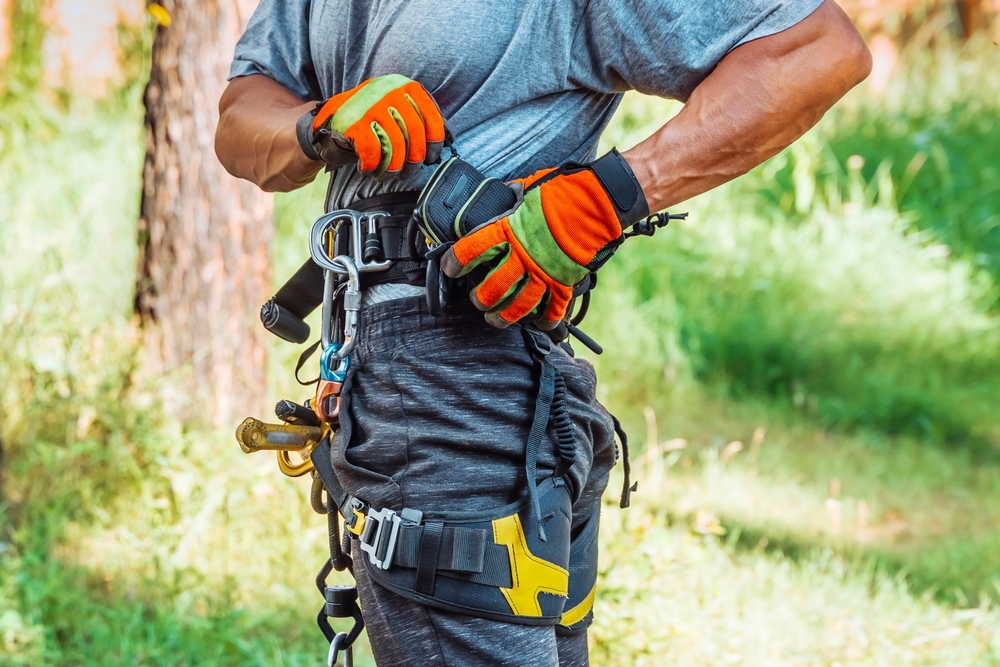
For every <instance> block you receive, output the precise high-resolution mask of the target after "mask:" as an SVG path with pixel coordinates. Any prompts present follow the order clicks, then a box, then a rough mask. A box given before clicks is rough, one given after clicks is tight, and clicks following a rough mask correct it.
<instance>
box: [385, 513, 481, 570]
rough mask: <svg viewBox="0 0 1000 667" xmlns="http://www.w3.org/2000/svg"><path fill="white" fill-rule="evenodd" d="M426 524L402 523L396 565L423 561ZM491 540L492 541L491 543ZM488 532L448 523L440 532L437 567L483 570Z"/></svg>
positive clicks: (443, 568)
mask: <svg viewBox="0 0 1000 667" xmlns="http://www.w3.org/2000/svg"><path fill="white" fill-rule="evenodd" d="M423 532H424V526H423V525H420V526H400V528H399V535H398V537H397V538H396V554H395V556H394V557H393V559H392V562H393V563H394V564H395V565H401V566H403V567H417V565H418V564H419V562H420V560H421V550H422V547H423V544H422V543H423ZM492 542H493V541H492V540H489V543H490V544H492ZM486 545H487V538H486V531H485V530H482V529H480V528H463V527H461V526H458V527H455V526H447V527H445V528H444V529H443V531H442V533H441V545H440V548H439V550H438V558H437V566H438V569H440V570H451V571H455V572H482V571H483V562H484V555H483V554H484V553H485V550H486Z"/></svg>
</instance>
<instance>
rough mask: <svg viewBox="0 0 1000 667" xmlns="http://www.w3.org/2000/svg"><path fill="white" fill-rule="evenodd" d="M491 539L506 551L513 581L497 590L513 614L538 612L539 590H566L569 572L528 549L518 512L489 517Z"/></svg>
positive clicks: (565, 591) (556, 592)
mask: <svg viewBox="0 0 1000 667" xmlns="http://www.w3.org/2000/svg"><path fill="white" fill-rule="evenodd" d="M493 541H494V542H496V543H497V544H502V545H504V546H506V547H507V553H508V554H509V555H510V575H511V581H513V583H514V585H513V587H512V588H501V589H500V592H501V593H503V596H504V597H505V598H506V599H507V604H509V605H510V608H511V611H513V612H514V614H515V615H517V616H541V615H542V607H541V605H539V604H538V594H539V593H552V594H553V595H562V596H564V597H565V596H566V595H567V594H568V593H569V572H567V571H566V570H564V569H563V568H561V567H559V566H558V565H555V564H553V563H550V562H548V561H547V560H542V559H541V558H538V557H537V556H535V555H534V554H533V553H531V550H530V549H528V541H527V539H526V538H525V536H524V528H523V527H522V526H521V519H520V517H518V515H516V514H513V515H511V516H505V517H503V518H502V519H495V520H494V521H493Z"/></svg>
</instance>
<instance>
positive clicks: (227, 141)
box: [215, 89, 240, 177]
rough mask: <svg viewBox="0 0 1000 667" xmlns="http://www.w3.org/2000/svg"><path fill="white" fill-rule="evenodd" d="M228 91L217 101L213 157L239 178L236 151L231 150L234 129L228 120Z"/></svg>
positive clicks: (229, 99)
mask: <svg viewBox="0 0 1000 667" xmlns="http://www.w3.org/2000/svg"><path fill="white" fill-rule="evenodd" d="M228 93H229V89H227V90H226V91H225V92H223V94H222V99H220V100H219V122H218V124H217V125H216V126H215V157H217V158H218V159H219V162H220V163H221V164H222V166H223V167H225V169H226V171H228V172H229V173H230V174H232V175H233V176H236V177H239V176H240V174H239V173H237V161H236V151H234V150H233V147H234V144H235V141H234V138H233V135H234V134H235V131H236V127H235V126H234V124H233V122H232V120H231V118H230V107H231V106H232V99H231V97H229V95H228Z"/></svg>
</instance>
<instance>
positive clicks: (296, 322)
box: [260, 297, 310, 343]
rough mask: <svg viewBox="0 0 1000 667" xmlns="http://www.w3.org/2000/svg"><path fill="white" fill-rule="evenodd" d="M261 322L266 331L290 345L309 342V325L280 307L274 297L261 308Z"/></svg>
mask: <svg viewBox="0 0 1000 667" xmlns="http://www.w3.org/2000/svg"><path fill="white" fill-rule="evenodd" d="M260 321H261V323H262V324H263V325H264V328H265V329H267V330H268V331H270V332H271V333H273V334H274V335H275V336H277V337H278V338H281V339H283V340H287V341H288V342H290V343H304V342H306V341H307V340H309V331H310V330H309V325H308V324H306V323H305V322H304V321H303V320H302V318H300V317H298V316H297V315H294V314H292V312H291V311H288V310H286V309H284V308H282V307H281V306H279V305H278V304H277V302H276V301H275V298H274V297H272V298H271V300H270V301H268V302H267V303H265V304H264V305H263V306H261V307H260Z"/></svg>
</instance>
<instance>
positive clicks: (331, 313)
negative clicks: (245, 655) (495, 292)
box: [236, 150, 686, 667]
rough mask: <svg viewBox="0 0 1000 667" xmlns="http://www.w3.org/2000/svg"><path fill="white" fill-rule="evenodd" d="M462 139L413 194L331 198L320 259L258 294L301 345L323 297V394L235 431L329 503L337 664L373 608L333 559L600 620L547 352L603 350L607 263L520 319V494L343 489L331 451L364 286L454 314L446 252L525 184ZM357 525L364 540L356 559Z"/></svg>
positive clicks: (330, 613)
mask: <svg viewBox="0 0 1000 667" xmlns="http://www.w3.org/2000/svg"><path fill="white" fill-rule="evenodd" d="M452 153H453V156H452V157H451V158H450V159H449V160H447V161H445V162H444V163H443V164H442V165H441V166H440V167H439V168H438V169H437V170H436V172H435V174H434V176H433V177H432V179H431V182H430V183H428V185H427V186H426V187H425V188H424V190H423V191H422V193H421V194H420V197H419V199H418V198H417V197H416V193H394V194H388V195H380V196H377V197H372V198H369V199H366V200H363V201H362V202H358V203H355V209H356V210H348V209H342V210H337V211H332V212H330V213H327V214H325V215H323V216H321V217H320V218H319V219H318V220H316V222H315V223H314V224H313V226H312V228H311V231H310V235H309V250H310V259H309V260H307V261H306V263H305V264H303V265H302V267H300V268H299V270H298V271H296V273H295V274H294V275H293V276H292V277H291V278H290V279H289V280H288V281H287V282H286V283H285V285H284V286H282V287H281V289H279V290H278V292H277V293H276V294H275V295H274V297H272V298H271V299H270V300H269V301H268V302H267V303H266V304H264V306H263V307H262V308H261V322H262V323H263V325H264V327H265V328H267V329H268V330H269V331H271V332H272V333H274V334H275V335H277V336H279V337H280V338H282V339H284V340H288V341H290V342H294V343H304V342H306V341H307V340H308V339H309V337H310V333H311V331H310V327H309V325H308V324H306V322H305V318H306V317H307V316H308V315H309V314H310V313H311V312H312V311H314V310H315V309H316V308H317V307H320V306H321V307H322V311H321V333H320V340H319V341H318V342H317V343H316V344H314V345H312V346H310V347H309V348H307V349H306V350H305V352H304V353H303V354H302V356H301V357H300V359H299V362H298V364H297V367H296V369H295V372H296V378H297V379H298V373H299V371H300V370H301V368H302V367H303V366H304V365H305V364H306V362H307V361H308V359H309V358H310V357H311V355H313V353H314V352H315V351H316V350H317V349H318V350H319V352H320V354H319V373H318V377H317V378H316V379H315V380H312V381H309V382H303V381H302V380H299V382H300V383H301V384H303V385H304V386H310V385H315V387H314V393H313V396H312V397H311V398H310V399H309V400H307V401H306V402H305V403H304V404H299V403H295V402H294V401H288V400H283V401H280V402H279V403H278V404H277V406H276V407H275V414H276V416H277V417H278V419H279V420H280V421H281V423H280V424H268V423H264V422H262V421H259V420H257V419H254V418H248V419H246V420H245V421H244V422H243V423H242V424H240V426H239V427H238V428H237V432H236V439H237V441H238V443H239V445H240V447H241V449H242V450H243V451H244V452H246V453H252V452H256V451H274V452H276V455H277V461H278V466H279V469H280V470H281V472H282V473H284V474H285V475H288V476H291V477H298V476H303V475H306V474H311V475H312V490H311V493H310V501H311V505H312V507H313V509H314V510H315V511H316V512H317V513H319V514H323V515H326V517H327V524H328V531H329V547H330V557H329V558H328V559H327V561H326V562H325V563H324V565H323V567H322V568H321V570H320V571H319V573H318V574H317V576H316V586H317V588H318V589H319V591H320V593H321V594H322V596H323V607H322V608H321V609H320V610H319V612H318V614H317V619H316V620H317V625H318V626H319V628H320V630H321V631H322V632H323V635H324V636H325V638H326V640H327V642H328V643H329V650H328V654H327V665H328V667H333V665H335V664H337V661H338V659H339V657H340V654H341V653H343V654H344V661H345V664H346V665H351V664H353V645H354V642H355V641H356V640H357V638H358V636H359V635H360V634H361V632H362V630H363V629H364V620H363V617H362V614H361V610H360V608H359V606H358V602H357V599H358V593H357V589H356V587H355V586H339V585H330V584H328V583H327V579H328V577H329V575H330V574H331V573H332V572H333V571H334V570H336V571H338V572H343V571H345V570H346V571H349V572H351V573H352V574H353V573H354V567H357V566H359V563H360V566H361V567H365V568H366V571H367V573H368V575H369V576H370V577H371V578H372V579H373V580H374V581H376V582H377V583H379V584H380V585H382V586H384V587H385V588H387V589H389V590H392V591H394V592H396V593H398V594H400V595H402V596H404V597H407V598H409V599H412V600H416V601H419V602H421V603H424V604H427V605H429V606H434V607H438V608H442V609H447V610H452V611H457V612H461V613H466V614H470V615H474V616H479V617H484V618H490V619H494V620H499V621H506V622H513V623H520V624H526V625H554V626H556V631H557V632H559V633H560V634H574V633H577V632H581V631H583V630H585V629H586V628H587V627H588V626H589V625H590V622H591V619H592V607H593V601H594V596H595V590H596V580H597V535H598V525H599V513H598V512H596V511H595V513H594V515H593V516H591V517H587V518H586V520H584V521H582V522H580V525H579V526H578V528H577V530H576V531H572V532H573V533H574V534H571V523H572V521H571V518H572V510H571V504H572V503H571V493H570V490H569V489H568V488H567V481H566V478H565V473H566V472H567V471H568V470H569V469H570V467H571V466H572V465H573V463H574V461H575V458H576V443H575V442H574V434H573V424H572V421H571V418H570V415H569V412H568V410H567V408H566V394H567V388H566V383H565V380H564V379H563V378H562V376H561V374H560V373H559V370H558V369H557V368H556V366H554V365H553V364H552V362H551V361H550V359H549V357H550V355H551V354H552V352H553V351H554V350H555V347H556V346H561V347H562V348H564V349H565V350H566V351H567V352H568V353H569V354H572V348H570V347H569V345H568V344H567V342H566V341H567V338H568V337H569V336H570V335H572V336H573V337H574V338H576V339H577V340H579V341H581V342H582V343H583V344H584V345H585V346H587V347H588V348H589V349H591V350H593V351H594V352H595V353H597V354H600V353H601V351H602V350H601V348H600V346H599V345H598V344H597V343H596V342H595V341H593V340H592V339H591V338H590V337H589V336H587V335H586V334H584V333H583V332H582V331H580V329H579V326H578V325H579V324H580V322H581V321H582V320H583V318H584V316H585V315H586V314H587V310H588V308H589V305H590V293H591V291H592V290H593V289H594V287H596V285H597V274H596V273H591V274H590V275H589V276H587V278H585V279H584V280H583V281H581V283H579V284H578V285H576V286H575V288H574V291H573V297H574V302H575V301H577V300H579V307H578V308H574V307H573V306H571V307H570V308H569V311H568V313H570V315H568V316H567V317H566V319H565V321H564V322H562V323H560V325H559V327H557V328H556V329H555V330H553V331H545V332H543V331H540V330H538V329H536V328H534V327H532V326H525V327H523V328H522V331H523V333H524V339H525V345H526V348H527V350H528V352H529V354H530V355H531V357H532V359H534V361H535V363H536V366H537V368H538V373H539V375H538V394H537V396H536V398H535V410H534V415H533V417H532V422H531V428H530V431H529V435H528V438H527V440H526V442H525V450H524V451H525V476H526V482H527V483H526V487H527V489H526V492H525V493H524V494H523V497H522V498H521V499H520V500H518V501H516V502H513V503H511V504H509V505H507V506H504V507H500V508H497V509H495V510H492V511H486V512H435V511H431V510H428V509H423V510H420V509H415V508H401V509H399V511H396V510H394V509H391V508H387V507H382V508H378V507H372V506H371V505H369V504H368V503H366V502H365V501H364V500H363V499H360V498H355V497H353V496H352V495H351V494H349V493H347V492H346V491H345V490H344V488H343V487H342V486H341V484H340V482H339V480H338V479H337V478H336V476H335V475H334V472H333V469H332V466H331V465H330V460H331V458H330V455H331V447H332V446H333V442H334V435H335V434H336V433H337V432H338V430H339V428H340V424H341V419H343V418H344V415H343V414H342V413H341V400H342V394H343V391H344V387H345V383H346V382H347V379H348V374H349V372H350V370H351V353H352V352H353V350H354V348H355V346H356V345H357V342H358V332H359V315H360V309H361V293H362V288H363V287H367V286H369V285H374V284H380V283H401V282H402V283H409V284H413V285H423V286H424V287H425V288H426V295H427V306H428V310H429V311H430V312H431V313H432V314H434V315H439V316H446V315H448V314H449V313H450V312H453V311H455V310H457V309H458V308H459V307H460V305H459V304H460V302H459V297H464V296H465V295H467V294H468V291H469V286H470V285H471V284H474V283H473V282H472V281H475V280H476V279H477V276H476V275H475V273H473V275H471V276H470V277H468V278H466V279H459V280H455V279H451V278H448V277H446V276H444V275H443V274H442V273H441V270H440V265H439V259H440V257H441V255H442V254H443V253H444V252H445V251H446V250H447V248H448V247H450V245H451V244H452V243H454V241H455V240H457V238H458V237H459V236H461V235H462V234H464V233H465V232H466V231H468V230H469V229H472V228H473V227H475V226H477V225H479V224H482V223H483V222H486V221H487V220H488V219H489V218H490V217H496V216H497V215H500V214H502V213H503V211H504V210H508V209H509V208H510V206H511V197H516V194H514V193H512V192H511V190H510V189H509V188H507V187H506V186H505V185H504V184H503V183H502V182H500V181H498V180H496V179H487V178H486V177H485V176H484V175H483V174H481V173H480V172H479V171H478V170H476V169H475V168H474V167H472V166H471V165H470V164H468V163H467V162H464V161H463V160H461V158H460V157H459V156H458V155H457V153H455V152H454V150H452ZM470 196H471V199H470ZM466 200H468V201H469V206H467V209H466V210H464V211H462V212H461V214H459V215H457V216H456V215H454V214H453V213H451V212H449V211H446V210H444V209H445V208H448V207H450V206H453V205H454V203H455V202H456V201H463V202H465V201H466ZM473 204H474V205H473ZM448 215H451V219H452V220H454V221H455V223H454V226H453V227H448V226H442V225H440V224H439V221H440V220H443V219H446V218H447V216H448ZM685 215H686V214H685ZM685 215H670V214H655V215H652V216H649V217H648V218H646V219H645V220H642V221H640V222H639V223H637V224H636V225H634V226H633V227H632V229H631V230H630V231H629V232H627V233H626V234H625V235H624V236H625V238H629V237H632V236H637V235H644V236H652V235H653V233H655V231H656V229H658V228H660V227H663V226H665V225H666V224H668V223H669V221H670V220H672V219H678V218H683V217H685ZM480 279H481V276H480ZM574 311H575V312H574ZM614 425H615V431H616V433H617V435H618V438H619V441H620V442H621V447H622V452H621V454H622V459H623V464H624V472H625V480H624V484H623V488H622V495H621V507H623V508H625V507H628V505H629V497H630V494H631V493H632V492H633V491H635V490H636V485H635V484H633V483H632V482H631V479H630V467H629V460H628V439H627V436H626V435H625V433H624V431H623V430H622V428H621V424H620V423H619V422H618V420H617V419H614ZM549 432H551V433H553V434H554V440H555V445H556V453H557V455H558V463H557V466H556V469H555V471H554V473H553V474H552V475H550V476H548V477H546V478H545V479H544V480H542V481H540V482H539V481H538V480H537V479H536V476H537V475H536V465H537V459H538V453H539V448H540V447H541V445H542V444H543V442H544V440H545V438H546V437H547V434H548V433H549ZM341 521H342V522H343V533H342V532H341ZM352 538H353V539H356V540H357V543H358V548H359V549H360V553H358V554H354V556H353V557H352V554H351V542H352ZM359 559H360V561H359ZM331 619H351V620H352V621H353V625H352V627H351V629H350V630H348V631H347V632H337V631H335V630H334V628H333V626H332V625H331V622H330V621H331Z"/></svg>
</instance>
